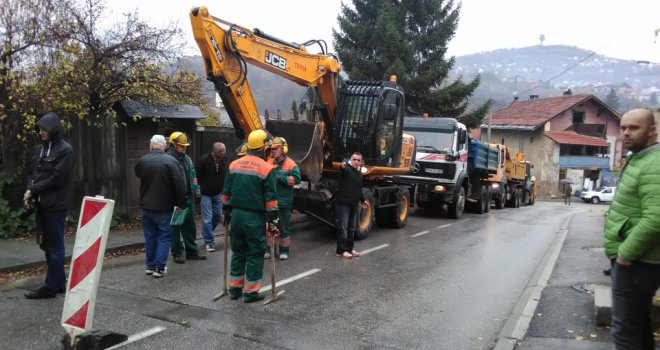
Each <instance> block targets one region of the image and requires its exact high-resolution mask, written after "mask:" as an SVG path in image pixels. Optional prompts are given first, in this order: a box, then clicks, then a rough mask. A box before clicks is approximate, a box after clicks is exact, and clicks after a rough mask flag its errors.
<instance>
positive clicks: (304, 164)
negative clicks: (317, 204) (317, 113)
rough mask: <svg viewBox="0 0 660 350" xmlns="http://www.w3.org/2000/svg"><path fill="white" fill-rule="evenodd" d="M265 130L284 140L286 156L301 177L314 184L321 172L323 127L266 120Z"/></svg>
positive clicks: (299, 122) (315, 124)
mask: <svg viewBox="0 0 660 350" xmlns="http://www.w3.org/2000/svg"><path fill="white" fill-rule="evenodd" d="M266 130H268V132H269V133H270V134H271V135H273V136H280V137H284V138H285V139H286V142H287V147H288V148H289V152H288V153H287V156H288V157H289V158H291V159H292V160H293V161H295V162H296V163H297V164H298V168H300V173H301V174H302V175H303V177H306V178H307V180H308V181H309V182H311V183H312V184H316V183H317V182H318V181H319V179H320V178H321V173H322V172H323V141H322V140H323V137H322V136H323V127H322V126H321V125H320V124H319V123H315V122H304V121H295V120H268V121H266Z"/></svg>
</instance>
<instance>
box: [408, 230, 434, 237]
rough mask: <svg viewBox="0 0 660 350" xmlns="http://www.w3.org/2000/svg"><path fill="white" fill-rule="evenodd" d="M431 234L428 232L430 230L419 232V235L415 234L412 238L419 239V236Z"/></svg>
mask: <svg viewBox="0 0 660 350" xmlns="http://www.w3.org/2000/svg"><path fill="white" fill-rule="evenodd" d="M429 232H430V231H428V230H427V231H422V232H418V233H415V234H414V235H412V236H410V237H419V236H422V235H425V234H427V233H429Z"/></svg>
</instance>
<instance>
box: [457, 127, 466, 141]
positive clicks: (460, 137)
mask: <svg viewBox="0 0 660 350" xmlns="http://www.w3.org/2000/svg"><path fill="white" fill-rule="evenodd" d="M466 140H467V130H463V129H461V130H459V131H458V143H460V144H463V143H465V141H466Z"/></svg>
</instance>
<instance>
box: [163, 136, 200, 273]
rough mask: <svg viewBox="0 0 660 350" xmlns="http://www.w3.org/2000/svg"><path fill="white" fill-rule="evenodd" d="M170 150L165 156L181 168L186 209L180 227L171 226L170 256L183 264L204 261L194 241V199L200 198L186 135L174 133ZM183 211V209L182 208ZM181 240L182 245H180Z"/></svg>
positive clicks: (195, 232) (195, 233)
mask: <svg viewBox="0 0 660 350" xmlns="http://www.w3.org/2000/svg"><path fill="white" fill-rule="evenodd" d="M169 141H170V150H169V151H168V152H167V154H169V155H171V156H172V157H174V158H175V159H176V160H178V161H179V163H180V164H181V167H182V168H183V175H184V179H185V182H186V208H187V209H188V210H187V211H185V209H184V211H185V214H184V215H185V216H184V218H183V222H182V223H181V225H175V226H172V256H173V257H174V262H175V263H177V264H183V263H185V262H186V260H206V257H205V256H202V255H199V247H197V243H196V242H195V239H196V238H197V230H196V226H195V197H199V196H200V192H199V185H198V184H197V173H196V172H195V166H194V165H193V162H192V160H191V159H190V157H188V155H187V154H186V148H187V147H188V146H190V144H189V143H188V136H186V134H184V133H182V132H180V131H175V132H173V133H172V135H170V139H169ZM182 209H183V208H182ZM181 238H183V244H182V243H181ZM184 248H185V252H186V260H184V258H183V252H184Z"/></svg>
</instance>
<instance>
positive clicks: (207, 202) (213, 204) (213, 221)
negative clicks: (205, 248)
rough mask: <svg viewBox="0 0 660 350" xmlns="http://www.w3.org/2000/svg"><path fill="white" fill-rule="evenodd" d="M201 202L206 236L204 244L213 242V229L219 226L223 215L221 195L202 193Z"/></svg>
mask: <svg viewBox="0 0 660 350" xmlns="http://www.w3.org/2000/svg"><path fill="white" fill-rule="evenodd" d="M200 203H201V206H202V208H201V211H202V237H204V244H213V231H215V228H216V227H218V224H219V223H220V217H221V216H222V202H221V201H220V195H219V194H218V195H215V196H205V195H202V199H201V202H200Z"/></svg>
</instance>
